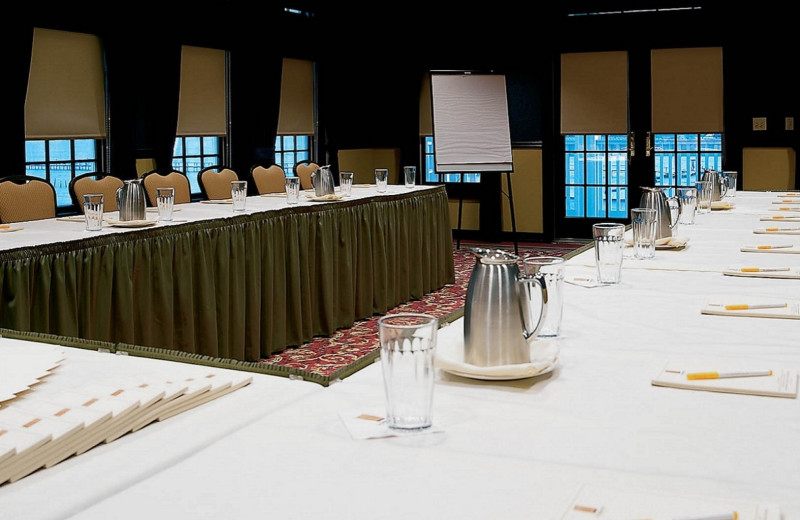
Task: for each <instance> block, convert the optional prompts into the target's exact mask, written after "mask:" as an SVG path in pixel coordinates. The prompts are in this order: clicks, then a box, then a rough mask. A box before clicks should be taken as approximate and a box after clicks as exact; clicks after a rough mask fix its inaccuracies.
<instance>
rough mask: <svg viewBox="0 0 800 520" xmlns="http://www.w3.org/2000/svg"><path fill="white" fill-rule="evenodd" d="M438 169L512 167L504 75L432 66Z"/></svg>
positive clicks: (495, 169) (498, 169) (505, 169)
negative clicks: (448, 69) (444, 69)
mask: <svg viewBox="0 0 800 520" xmlns="http://www.w3.org/2000/svg"><path fill="white" fill-rule="evenodd" d="M431 102H432V105H433V145H434V152H435V158H436V161H435V163H436V164H435V167H436V172H437V173H449V172H453V173H470V172H479V173H488V172H510V171H512V167H513V164H512V156H511V133H510V129H509V122H508V101H507V94H506V78H505V76H504V75H501V74H479V73H470V72H444V73H442V72H431Z"/></svg>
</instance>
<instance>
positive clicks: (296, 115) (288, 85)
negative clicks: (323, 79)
mask: <svg viewBox="0 0 800 520" xmlns="http://www.w3.org/2000/svg"><path fill="white" fill-rule="evenodd" d="M278 134H281V135H314V63H313V62H311V61H308V60H296V59H292V58H284V59H283V68H282V73H281V105H280V112H279V113H278Z"/></svg>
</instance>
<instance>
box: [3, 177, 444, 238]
mask: <svg viewBox="0 0 800 520" xmlns="http://www.w3.org/2000/svg"><path fill="white" fill-rule="evenodd" d="M431 188H432V186H429V185H428V186H426V185H420V186H414V187H412V188H406V187H405V186H399V185H391V186H388V187H387V191H386V192H385V193H378V192H377V189H376V187H375V186H374V185H367V184H357V185H355V186H354V187H353V189H352V191H351V194H350V196H348V197H344V198H343V199H342V200H343V201H348V200H358V199H363V198H367V197H380V196H383V195H386V196H390V195H397V194H403V193H408V192H410V191H412V190H416V191H424V190H430V189H431ZM335 194H336V195H338V194H339V192H338V188H337V191H336V193H335ZM312 196H313V191H308V190H306V191H301V192H300V198H299V202H298V204H297V205H296V206H294V207H302V206H315V207H318V206H320V205H322V204H336V202H337V201H330V202H328V201H323V202H320V201H315V200H312ZM287 207H289V205H288V204H287V203H286V196H285V195H283V194H269V195H253V196H250V197H247V201H246V203H245V209H244V211H242V212H236V213H234V211H233V205H232V204H230V203H228V204H220V203H209V202H191V203H188V204H176V205H175V206H174V212H173V214H172V220H171V221H158V211H157V210H156V208H148V209H147V212H146V217H147V219H148V220H154V221H158V222H157V223H156V224H155V225H156V226H175V225H180V224H185V223H187V222H197V221H201V220H211V219H218V218H226V217H234V216H236V215H241V214H248V213H257V212H263V211H271V210H279V209H285V208H287ZM81 218H82V216H73V217H67V218H64V217H61V218H53V219H44V220H37V221H32V222H19V223H13V224H9V226H10V228H11V229H17V228H21V229H19V230H18V231H12V232H4V230H2V229H0V251H5V250H9V249H15V248H18V247H31V246H39V245H43V244H51V243H58V242H69V241H73V240H84V239H87V238H92V237H95V236H98V235H101V234H107V233H130V232H132V231H136V230H137V229H142V228H129V227H116V226H112V225H110V224H109V221H114V220H117V219H118V218H119V212H117V211H111V212H106V213H105V214H104V218H105V220H106V222H105V223H104V225H103V229H102V230H100V231H87V230H86V225H85V222H84V221H83V220H82V219H81ZM144 229H148V228H144Z"/></svg>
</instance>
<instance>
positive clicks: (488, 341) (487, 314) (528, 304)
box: [464, 248, 548, 367]
mask: <svg viewBox="0 0 800 520" xmlns="http://www.w3.org/2000/svg"><path fill="white" fill-rule="evenodd" d="M470 251H472V252H473V253H475V255H476V262H475V267H473V269H472V274H471V275H470V279H469V285H468V287H467V297H466V302H465V305H464V361H465V362H466V363H469V364H471V365H475V366H480V367H490V366H500V365H516V364H523V363H530V361H531V342H532V341H533V340H534V339H535V338H536V335H537V334H538V332H539V329H540V328H541V326H542V324H543V323H544V317H545V316H546V313H547V300H548V295H547V283H546V282H545V278H544V275H543V274H542V273H537V274H535V275H528V276H524V275H522V274H521V273H520V270H519V265H518V261H519V257H518V256H517V255H514V254H511V253H507V252H505V251H502V250H496V249H483V248H471V249H470Z"/></svg>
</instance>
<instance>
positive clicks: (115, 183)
mask: <svg viewBox="0 0 800 520" xmlns="http://www.w3.org/2000/svg"><path fill="white" fill-rule="evenodd" d="M123 184H124V183H123V182H122V179H120V178H119V177H114V176H113V175H108V174H106V173H103V172H89V173H84V174H82V175H78V176H77V177H75V178H73V179H72V180H71V181H69V197H70V199H72V203H73V204H75V206H77V207H78V209H79V210H80V212H81V213H83V196H84V195H87V194H89V193H102V194H103V211H117V210H118V209H119V207H118V206H117V189H119V188H121V187H122V186H123Z"/></svg>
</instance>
